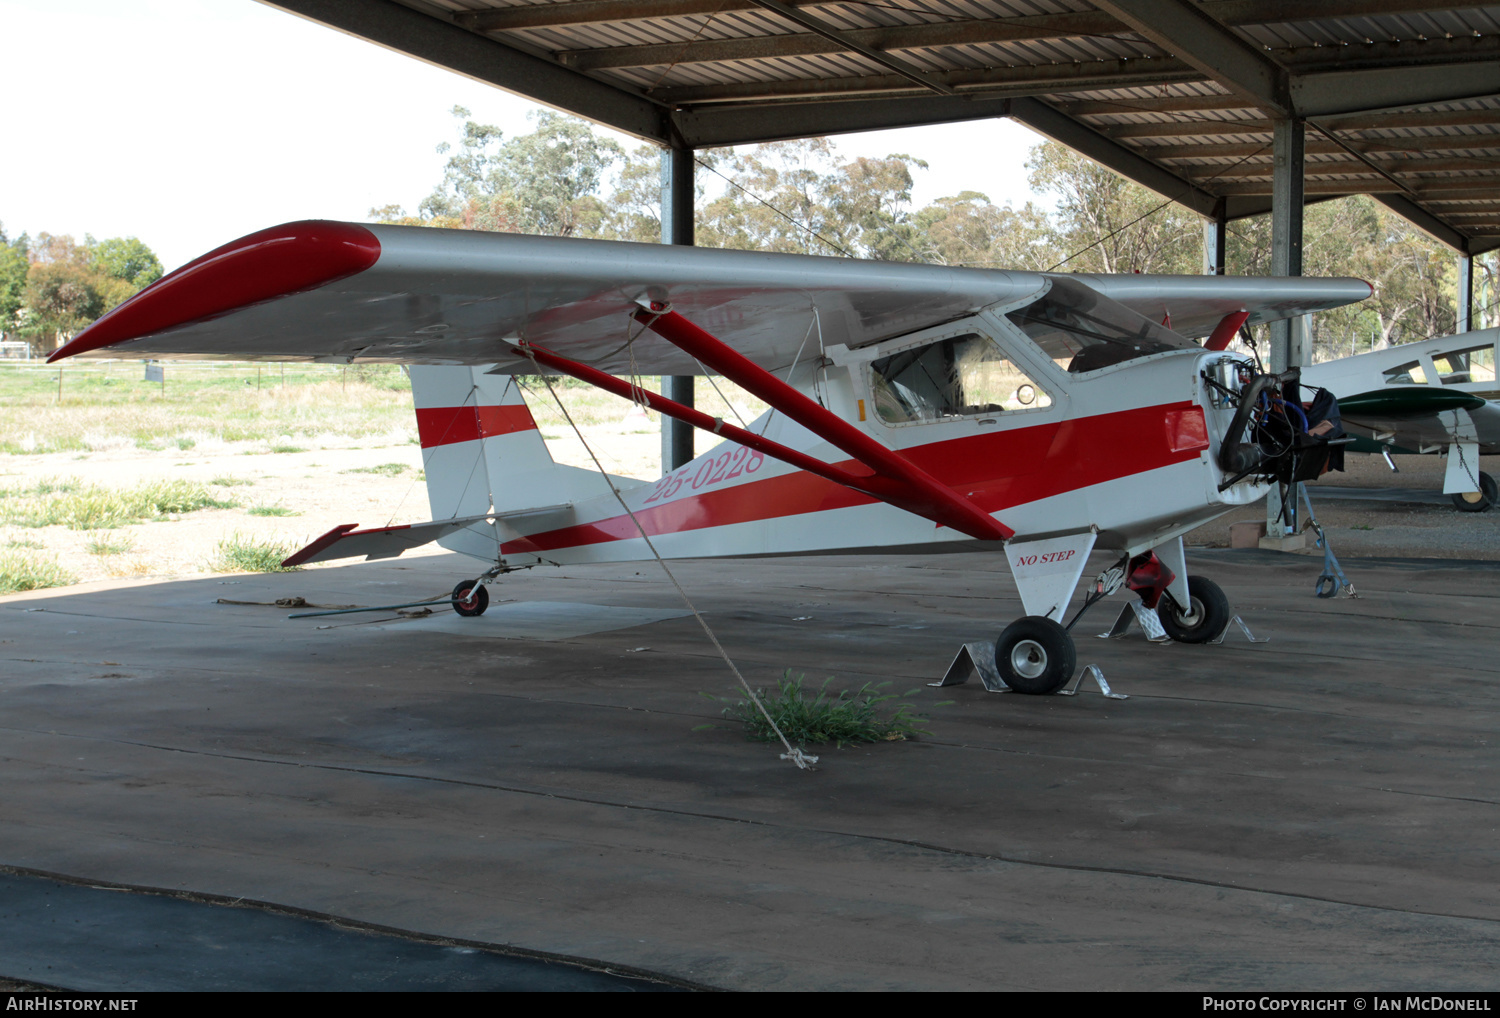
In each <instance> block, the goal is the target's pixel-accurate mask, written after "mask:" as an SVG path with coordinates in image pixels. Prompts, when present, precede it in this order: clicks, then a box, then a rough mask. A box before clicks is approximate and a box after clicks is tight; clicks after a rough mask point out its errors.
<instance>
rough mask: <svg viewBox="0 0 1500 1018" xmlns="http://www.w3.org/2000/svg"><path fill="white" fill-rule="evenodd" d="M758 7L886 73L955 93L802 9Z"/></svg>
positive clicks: (777, 1) (760, 0)
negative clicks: (882, 68)
mask: <svg viewBox="0 0 1500 1018" xmlns="http://www.w3.org/2000/svg"><path fill="white" fill-rule="evenodd" d="M755 5H756V6H757V7H761V8H763V9H765V10H767V11H770V12H771V13H772V14H777V15H780V16H781V18H782V19H783V20H785V21H790V22H791V23H792V24H794V25H801V26H802V27H803V28H806V29H810V30H811V31H813V32H814V33H816V34H817V35H821V36H823V37H824V38H825V39H829V40H832V41H833V42H836V43H838V44H839V45H840V46H842V47H843V48H844V49H847V50H851V51H853V52H855V53H858V54H859V55H860V56H862V57H864V58H865V59H866V60H869V61H870V62H872V63H876V64H879V65H880V66H881V67H884V68H886V69H887V70H891V71H894V72H895V73H896V74H899V75H900V76H901V77H903V78H905V79H907V80H908V81H910V82H912V83H913V84H915V85H920V86H921V87H923V88H927V89H931V90H932V91H934V92H937V93H938V94H939V95H952V94H953V89H952V88H951V87H949V86H948V85H945V84H943V83H942V82H940V81H937V80H936V79H934V78H933V77H932V76H931V75H929V74H928V73H927V72H926V71H924V70H922V69H921V68H919V67H916V66H915V65H913V64H910V63H907V62H906V61H905V60H902V59H901V58H899V57H893V56H891V55H890V54H889V53H882V52H881V51H880V50H878V49H875V48H874V47H872V46H866V45H865V44H864V43H862V42H859V41H858V40H855V39H851V38H850V37H849V33H847V32H844V31H842V30H840V29H839V28H837V27H835V26H833V25H830V24H828V23H827V22H825V21H823V20H822V19H821V18H817V17H814V16H813V15H811V14H808V13H807V12H806V11H803V10H801V9H800V8H797V7H794V6H792V5H791V4H788V3H784V2H783V0H755Z"/></svg>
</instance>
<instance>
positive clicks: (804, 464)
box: [512, 344, 1014, 541]
mask: <svg viewBox="0 0 1500 1018" xmlns="http://www.w3.org/2000/svg"><path fill="white" fill-rule="evenodd" d="M512 352H514V353H515V354H517V355H518V356H522V357H528V358H534V359H535V360H536V362H537V363H538V364H541V365H545V366H546V367H549V368H551V369H552V370H554V371H558V372H561V373H562V374H564V375H571V376H572V377H574V378H577V379H579V380H581V381H584V382H587V383H589V384H590V385H593V386H597V387H598V388H600V389H603V390H604V391H606V392H612V393H614V394H615V395H616V396H620V397H623V398H625V399H629V400H634V401H637V402H639V401H642V400H644V401H645V403H646V405H647V406H649V407H650V408H651V409H652V410H655V411H656V412H657V413H662V414H666V415H667V416H668V417H671V418H674V419H675V420H679V421H682V422H684V423H686V424H689V425H691V426H693V427H695V428H701V429H702V430H704V431H707V432H710V433H712V434H715V435H718V436H719V437H720V438H727V439H729V440H730V441H731V442H737V443H739V444H740V445H743V446H747V447H748V448H751V449H754V450H756V451H757V452H760V453H763V454H764V455H766V456H770V457H771V458H772V459H778V460H781V461H782V462H783V463H786V464H789V465H790V466H794V467H796V468H797V469H798V470H806V471H807V472H808V473H810V474H816V475H817V476H819V477H824V478H827V479H828V480H830V481H832V482H834V483H835V484H841V485H843V486H844V487H846V488H852V489H853V490H855V491H858V492H861V493H863V494H866V495H870V496H872V497H874V498H878V499H880V501H882V502H887V503H889V504H891V505H893V506H896V507H897V508H899V509H905V510H906V511H907V512H909V513H914V514H916V515H918V516H921V517H923V518H925V519H929V520H932V521H933V522H934V523H936V524H938V525H939V526H944V527H952V528H953V529H954V530H957V531H959V532H960V533H963V534H967V535H968V536H970V537H974V538H978V539H979V540H981V541H1001V540H1005V539H1006V538H1009V537H1010V536H1011V535H1012V534H1013V533H1014V531H1013V530H1011V529H1010V528H1009V527H1006V526H1005V525H1004V524H1002V523H1000V522H999V521H997V520H995V519H993V518H992V517H990V516H988V515H986V514H985V513H984V512H983V511H982V510H980V509H979V508H978V507H977V506H974V505H973V504H971V503H969V502H966V501H964V500H963V499H962V498H960V497H959V496H958V495H957V494H956V493H955V492H954V491H953V490H952V489H951V488H944V487H943V486H942V485H941V483H940V482H938V481H937V480H936V479H934V478H931V477H929V476H928V475H927V474H926V473H925V472H923V471H921V470H920V469H919V468H917V467H915V466H913V465H911V464H910V463H907V466H908V467H909V468H910V470H912V471H913V472H915V473H916V474H918V475H920V476H922V477H926V478H927V479H928V481H929V482H930V483H931V484H932V485H933V486H935V487H936V488H938V489H939V490H940V491H941V492H943V493H944V494H946V495H947V496H948V499H950V500H952V501H956V502H958V503H959V504H960V505H962V506H964V507H966V508H967V509H968V510H969V512H968V513H966V514H963V515H960V514H958V513H954V512H950V511H948V506H947V504H946V502H939V500H938V499H937V498H934V497H932V495H931V494H930V493H929V492H927V491H926V490H923V489H918V490H915V491H914V490H913V488H912V486H910V485H909V484H908V483H907V482H906V481H905V480H904V479H901V478H893V477H891V476H889V475H888V474H885V473H882V472H873V473H870V474H864V475H860V474H852V473H850V472H849V471H847V470H844V469H843V468H841V467H836V466H833V465H831V464H828V463H824V462H823V461H822V460H820V459H818V458H816V457H814V456H809V455H807V454H806V453H804V452H798V451H797V450H796V449H792V448H789V447H788V446H785V445H782V444H781V443H780V442H775V441H772V440H771V439H769V438H765V437H763V436H761V435H757V434H755V433H754V432H751V431H746V430H745V429H744V428H737V427H735V426H734V425H733V424H726V423H724V421H723V420H722V419H720V418H717V417H710V416H709V415H708V414H705V413H703V412H702V411H700V410H694V409H693V408H692V407H687V406H683V405H682V404H681V403H678V402H677V401H675V400H671V399H667V398H666V397H665V396H662V395H660V394H658V393H654V392H651V391H650V390H649V389H643V388H641V387H640V386H637V385H632V384H631V383H629V382H627V381H625V380H624V379H623V378H616V377H615V376H614V375H611V374H608V373H607V372H604V371H600V370H599V369H598V368H593V367H590V366H589V365H587V364H581V363H579V362H578V361H574V360H569V359H568V358H566V357H560V356H558V355H557V354H555V353H553V352H552V351H550V350H544V349H542V348H541V347H538V346H531V345H529V344H528V345H526V346H518V347H513V348H512ZM751 367H752V368H754V370H756V371H761V370H762V369H761V368H759V367H756V366H755V365H753V364H752V365H751ZM772 380H773V381H777V380H776V379H774V378H773V379H772ZM778 384H780V383H779V382H778ZM787 388H788V389H789V390H790V391H791V392H792V393H793V395H796V396H797V397H799V398H801V399H806V397H805V396H802V394H801V393H799V392H797V391H796V390H795V389H792V388H791V387H790V386H787ZM807 402H809V403H811V402H812V401H811V400H807ZM773 405H774V404H773ZM813 406H814V407H816V408H817V409H818V410H819V411H821V412H823V413H827V411H826V410H823V408H822V407H820V406H818V405H817V404H816V403H813ZM777 409H781V408H780V407H777ZM787 416H789V417H790V416H792V415H791V414H788V415H787ZM829 416H830V417H832V416H833V415H832V414H829ZM793 419H794V420H795V418H793ZM833 419H834V420H835V421H838V418H836V417H834V418H833ZM799 423H800V422H799ZM839 423H840V424H842V423H843V422H842V421H839ZM809 430H813V429H809ZM824 437H826V436H824ZM861 437H864V436H863V435H861ZM877 447H878V448H880V449H881V450H882V451H884V452H887V453H889V450H887V449H885V447H884V446H877ZM844 451H845V452H848V450H847V449H845V450H844ZM851 455H852V454H851ZM855 459H857V460H859V461H860V462H861V463H862V464H863V465H864V466H866V467H867V468H869V469H871V470H874V469H875V468H874V467H872V466H871V465H870V464H869V463H866V462H864V460H863V459H861V458H860V457H857V456H856V457H855ZM901 462H903V463H906V461H905V460H902V461H901ZM974 517H978V520H976V519H974Z"/></svg>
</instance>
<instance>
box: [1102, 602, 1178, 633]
mask: <svg viewBox="0 0 1500 1018" xmlns="http://www.w3.org/2000/svg"><path fill="white" fill-rule="evenodd" d="M1132 622H1136V623H1139V624H1140V627H1141V630H1142V631H1143V632H1145V634H1146V639H1148V640H1150V641H1151V642H1152V643H1167V642H1168V641H1170V640H1171V639H1172V638H1171V637H1170V636H1168V635H1167V631H1166V630H1165V629H1163V628H1162V627H1161V618H1160V617H1159V616H1158V615H1157V614H1156V612H1155V611H1153V610H1152V609H1150V608H1147V607H1146V606H1145V605H1144V604H1142V603H1141V602H1140V601H1129V602H1127V603H1126V605H1125V607H1123V608H1121V609H1120V617H1119V618H1117V619H1115V624H1114V625H1112V626H1110V627H1109V632H1107V633H1100V634H1099V639H1101V640H1118V639H1119V638H1120V637H1122V636H1124V635H1125V634H1127V633H1128V632H1130V624H1131V623H1132Z"/></svg>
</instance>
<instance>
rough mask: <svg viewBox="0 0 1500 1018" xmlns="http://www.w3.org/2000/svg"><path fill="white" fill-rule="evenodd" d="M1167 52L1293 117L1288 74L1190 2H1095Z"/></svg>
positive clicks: (1276, 112)
mask: <svg viewBox="0 0 1500 1018" xmlns="http://www.w3.org/2000/svg"><path fill="white" fill-rule="evenodd" d="M1094 3H1095V4H1096V5H1097V6H1098V7H1100V8H1102V9H1104V10H1106V11H1108V12H1109V13H1111V14H1113V15H1114V16H1115V17H1117V18H1119V19H1120V20H1121V21H1123V22H1125V23H1126V24H1127V25H1129V26H1130V27H1131V28H1133V29H1135V30H1136V31H1137V32H1139V33H1140V34H1141V35H1143V36H1145V37H1146V38H1147V39H1149V40H1150V41H1152V42H1153V43H1155V44H1156V45H1158V46H1160V47H1161V48H1162V49H1163V50H1165V51H1166V52H1168V53H1170V54H1172V55H1173V56H1175V57H1177V58H1178V59H1180V60H1184V61H1186V62H1187V63H1188V64H1190V65H1192V66H1193V67H1195V68H1197V69H1198V70H1199V71H1201V72H1202V73H1203V74H1204V75H1205V76H1206V77H1209V78H1211V79H1213V80H1214V81H1217V82H1218V83H1219V84H1220V85H1222V86H1224V87H1225V88H1226V89H1228V90H1229V91H1230V92H1232V93H1234V94H1236V95H1241V96H1244V97H1246V98H1247V99H1251V100H1253V101H1254V102H1255V105H1256V106H1257V107H1258V108H1260V109H1263V110H1265V111H1266V112H1268V113H1271V114H1274V115H1276V116H1283V117H1284V116H1291V115H1292V114H1293V112H1294V111H1293V106H1292V93H1291V87H1290V81H1289V75H1288V73H1287V70H1286V68H1284V67H1282V66H1281V65H1280V64H1278V63H1276V62H1275V61H1274V60H1272V59H1271V58H1270V57H1268V56H1266V52H1265V50H1264V49H1262V48H1260V47H1258V46H1255V45H1253V44H1252V43H1248V42H1246V41H1245V40H1244V39H1241V38H1240V37H1239V36H1238V35H1235V34H1234V32H1232V31H1230V30H1229V29H1228V28H1227V27H1225V25H1224V24H1223V23H1222V22H1219V21H1216V20H1215V19H1214V18H1213V17H1212V16H1211V15H1209V14H1208V13H1206V11H1205V8H1203V7H1200V6H1198V5H1197V4H1194V3H1189V2H1187V0H1094Z"/></svg>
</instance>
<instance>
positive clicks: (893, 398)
mask: <svg viewBox="0 0 1500 1018" xmlns="http://www.w3.org/2000/svg"><path fill="white" fill-rule="evenodd" d="M870 370H871V393H872V395H874V397H875V411H876V413H878V414H879V415H880V419H881V420H882V421H884V422H886V423H887V424H907V423H911V422H914V421H939V420H943V419H945V418H949V417H974V416H982V415H985V414H996V413H1004V412H1006V411H1010V410H1034V409H1038V408H1040V407H1046V406H1051V405H1052V397H1051V396H1049V395H1047V393H1046V392H1045V391H1043V390H1042V389H1040V388H1038V387H1037V385H1036V384H1035V383H1034V382H1033V381H1032V380H1031V378H1030V377H1029V376H1028V375H1027V374H1026V373H1025V372H1024V371H1022V370H1021V369H1020V368H1019V367H1017V366H1016V364H1015V363H1013V362H1012V361H1011V360H1010V358H1008V357H1006V356H1005V354H1003V353H1002V352H1001V351H1000V348H999V347H997V346H995V344H994V343H993V342H991V341H990V340H989V338H988V337H985V336H980V335H978V334H976V333H969V334H968V335H964V336H953V337H950V338H948V339H943V340H939V341H938V342H936V343H928V344H927V345H925V346H919V347H916V348H915V349H912V350H903V351H902V352H900V353H897V354H892V355H891V356H889V357H882V358H881V359H880V360H877V361H874V362H872V363H871V365H870Z"/></svg>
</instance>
